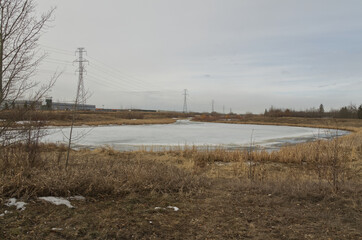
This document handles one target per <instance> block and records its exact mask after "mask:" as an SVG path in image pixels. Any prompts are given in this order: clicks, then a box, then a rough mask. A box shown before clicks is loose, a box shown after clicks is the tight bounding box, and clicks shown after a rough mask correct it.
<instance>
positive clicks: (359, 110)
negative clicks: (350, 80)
mask: <svg viewBox="0 0 362 240" xmlns="http://www.w3.org/2000/svg"><path fill="white" fill-rule="evenodd" d="M264 116H268V117H309V118H326V117H328V118H359V119H362V104H361V105H360V106H359V107H357V106H356V105H355V104H350V105H349V106H344V107H341V108H340V109H331V110H330V111H324V106H323V104H321V105H320V106H319V108H310V109H306V110H301V111H296V110H293V109H288V108H287V109H282V108H275V107H273V106H271V107H270V108H269V109H265V112H264Z"/></svg>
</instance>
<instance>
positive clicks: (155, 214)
mask: <svg viewBox="0 0 362 240" xmlns="http://www.w3.org/2000/svg"><path fill="white" fill-rule="evenodd" d="M219 181H220V182H219V183H217V184H215V185H213V186H212V188H211V189H209V190H207V191H205V192H203V193H200V194H197V195H196V196H182V197H180V196H172V195H167V194H164V195H157V194H154V195H148V196H142V195H137V194H133V195H129V196H125V197H118V198H106V197H105V198H97V199H94V198H87V199H86V200H85V201H72V204H74V206H75V207H76V208H74V209H70V208H67V207H66V206H64V205H63V206H55V205H52V204H50V203H46V202H42V201H39V200H37V201H33V202H30V203H29V204H28V205H27V208H26V209H25V210H24V211H21V212H19V211H16V210H14V209H12V213H10V214H7V215H5V217H3V218H0V223H1V227H0V230H1V232H0V238H1V239H326V240H327V239H361V237H362V225H361V214H362V213H361V208H360V207H361V203H360V200H361V198H360V197H359V198H358V200H357V202H355V201H356V199H354V200H353V199H351V198H350V196H340V195H339V196H330V197H327V198H325V197H323V196H322V195H318V194H316V195H311V196H308V195H305V196H302V195H300V196H298V195H295V196H288V195H285V194H281V193H273V190H272V189H270V193H268V192H269V191H267V190H260V189H257V188H256V189H244V188H243V187H242V183H235V182H233V183H230V182H229V184H231V185H230V186H229V187H225V186H226V185H225V182H223V181H225V180H219ZM167 206H176V207H178V208H179V209H180V210H179V211H174V210H173V209H167V208H166V207H167ZM156 207H161V208H166V209H160V210H156V209H155V208H156ZM4 209H5V208H4V207H1V211H4Z"/></svg>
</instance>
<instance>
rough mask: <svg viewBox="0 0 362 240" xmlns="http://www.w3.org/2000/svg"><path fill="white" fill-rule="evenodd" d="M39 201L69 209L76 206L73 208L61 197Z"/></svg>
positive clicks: (45, 198) (44, 198)
mask: <svg viewBox="0 0 362 240" xmlns="http://www.w3.org/2000/svg"><path fill="white" fill-rule="evenodd" d="M39 199H40V200H44V201H47V202H50V203H52V204H55V205H65V206H67V207H68V208H74V206H72V204H70V202H69V201H68V200H66V199H64V198H61V197H40V198H39Z"/></svg>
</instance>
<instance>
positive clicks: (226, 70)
mask: <svg viewBox="0 0 362 240" xmlns="http://www.w3.org/2000/svg"><path fill="white" fill-rule="evenodd" d="M37 2H38V11H39V13H40V12H44V11H46V10H47V9H49V8H50V7H52V6H56V7H57V9H56V12H55V15H54V16H55V19H54V21H53V22H52V23H51V25H52V27H51V28H50V29H48V30H47V32H46V33H45V34H44V35H43V36H42V38H41V40H40V47H41V49H42V51H44V52H47V53H48V58H47V59H46V60H45V61H44V63H43V64H42V65H41V66H40V68H39V74H38V76H37V77H38V78H39V79H41V80H45V79H47V78H49V76H50V75H51V73H52V72H53V71H54V70H56V69H60V70H64V73H63V75H62V76H61V78H60V79H59V80H58V82H57V83H56V85H55V87H54V88H53V90H52V91H51V93H50V95H51V96H53V99H54V100H61V101H63V100H66V101H71V100H73V99H74V98H75V91H76V85H77V80H78V78H77V75H76V74H75V70H76V65H74V66H73V65H72V61H73V60H75V59H76V56H75V55H74V52H75V50H76V49H77V48H78V47H84V48H85V49H86V50H87V56H86V58H87V59H88V60H89V65H87V66H86V69H87V75H86V76H85V87H86V89H89V91H90V92H91V93H92V96H91V98H90V99H89V100H88V103H91V104H96V105H97V107H102V106H103V105H104V107H109V108H120V107H123V108H130V107H133V108H146V109H164V110H178V111H182V107H183V95H182V93H183V89H188V91H189V98H188V108H189V110H192V111H211V102H212V100H213V99H214V101H215V110H216V111H218V112H222V111H223V106H225V111H226V112H228V111H229V109H230V108H232V110H233V111H234V112H238V113H245V112H254V113H260V112H263V111H264V109H265V108H269V107H270V106H271V105H273V106H275V107H282V108H293V109H296V110H299V109H304V108H310V107H318V106H319V104H321V103H323V104H324V106H325V108H326V109H330V108H338V107H341V106H344V105H348V104H350V103H354V104H358V105H359V104H361V103H362V1H361V0H356V1H353V0H344V1H342V0H339V1H337V0H311V1H309V0H303V1H301V0H273V1H271V0H177V1H176V0H122V1H120V0H102V1H95V0H38V1H37Z"/></svg>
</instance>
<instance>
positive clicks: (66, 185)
mask: <svg viewBox="0 0 362 240" xmlns="http://www.w3.org/2000/svg"><path fill="white" fill-rule="evenodd" d="M354 124H355V123H353V124H352V123H349V124H347V125H346V128H350V127H351V126H352V125H354ZM39 150H41V153H40V154H39V155H38V157H37V158H36V160H35V161H32V162H29V161H28V159H29V157H28V156H29V149H26V148H24V146H20V145H17V146H12V147H9V148H6V149H2V152H1V156H0V171H1V175H0V182H1V187H0V213H1V212H4V210H6V209H7V208H5V207H4V206H3V203H4V201H5V199H7V198H9V197H17V198H22V199H25V200H28V201H33V203H32V204H29V205H28V207H27V209H26V210H25V211H23V212H15V213H12V214H8V215H5V217H3V218H0V223H1V224H0V238H4V239H19V238H30V239H31V238H33V239H36V238H37V239H130V238H135V239H206V238H207V239H244V238H250V239H360V238H361V237H362V231H361V229H362V228H361V225H360V223H361V219H362V212H361V210H362V207H361V204H362V197H361V196H362V184H361V182H362V181H361V180H362V175H361V172H362V130H355V132H353V133H352V134H350V135H347V136H344V137H340V138H338V139H334V140H330V141H324V140H323V141H317V142H310V143H304V144H298V145H294V146H286V147H283V148H281V149H280V150H279V151H275V152H267V151H247V150H245V151H228V150H225V149H221V148H219V149H209V150H198V149H197V148H195V147H186V148H174V149H172V150H164V151H134V152H118V151H116V150H113V149H111V148H100V149H96V150H92V151H91V150H79V151H72V152H71V161H70V166H69V169H68V171H66V170H65V169H64V165H65V164H64V157H65V149H64V148H63V147H59V146H55V145H42V146H40V149H39ZM334 180H335V182H334ZM335 184H336V185H335ZM48 195H53V196H62V197H67V196H71V195H83V196H85V197H86V198H87V201H86V202H79V203H77V202H76V203H73V204H76V207H77V208H76V209H66V208H62V207H58V206H53V205H50V204H45V203H43V202H39V201H36V198H35V197H38V196H48ZM168 205H173V206H177V207H179V208H180V209H181V210H180V211H179V212H172V211H167V210H166V211H157V210H155V207H156V206H159V207H166V206H168ZM53 227H57V228H58V227H61V228H62V229H63V230H62V231H60V232H57V231H53V230H51V229H52V228H53Z"/></svg>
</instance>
